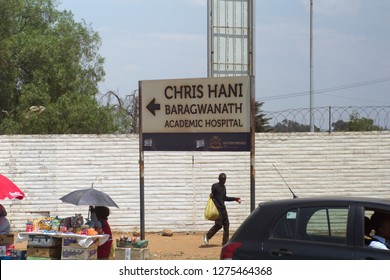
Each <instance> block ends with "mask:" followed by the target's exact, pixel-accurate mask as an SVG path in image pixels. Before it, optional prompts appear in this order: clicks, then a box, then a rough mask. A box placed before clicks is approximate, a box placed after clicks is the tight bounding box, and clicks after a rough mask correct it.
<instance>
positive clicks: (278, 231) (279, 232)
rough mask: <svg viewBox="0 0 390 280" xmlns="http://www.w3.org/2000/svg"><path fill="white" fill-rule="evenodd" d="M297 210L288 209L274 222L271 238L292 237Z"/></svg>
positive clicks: (293, 236) (293, 235)
mask: <svg viewBox="0 0 390 280" xmlns="http://www.w3.org/2000/svg"><path fill="white" fill-rule="evenodd" d="M297 213H298V210H296V209H294V210H290V211H288V212H286V213H284V214H283V216H282V217H281V218H280V219H279V220H278V222H277V223H276V224H275V226H274V228H273V230H272V233H271V238H281V239H294V238H295V229H296V221H297Z"/></svg>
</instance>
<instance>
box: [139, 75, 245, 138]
mask: <svg viewBox="0 0 390 280" xmlns="http://www.w3.org/2000/svg"><path fill="white" fill-rule="evenodd" d="M140 93H141V95H140V98H141V104H142V105H141V106H142V108H141V114H142V118H141V119H142V132H143V133H198V132H206V133H243V132H244V133H249V132H250V78H249V77H224V78H201V79H181V80H179V79H175V80H149V81H141V82H140Z"/></svg>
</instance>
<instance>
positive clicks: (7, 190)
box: [0, 174, 24, 200]
mask: <svg viewBox="0 0 390 280" xmlns="http://www.w3.org/2000/svg"><path fill="white" fill-rule="evenodd" d="M6 197H8V198H9V199H13V198H16V199H19V200H21V199H23V198H24V193H23V192H22V191H21V190H20V189H19V188H18V187H17V186H16V185H15V184H14V183H13V182H12V181H11V180H10V179H8V178H7V177H5V176H4V175H1V174H0V199H1V200H3V199H5V198H6Z"/></svg>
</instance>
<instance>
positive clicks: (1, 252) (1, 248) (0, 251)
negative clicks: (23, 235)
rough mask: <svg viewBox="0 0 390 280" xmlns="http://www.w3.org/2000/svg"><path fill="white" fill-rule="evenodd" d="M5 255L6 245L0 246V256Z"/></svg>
mask: <svg viewBox="0 0 390 280" xmlns="http://www.w3.org/2000/svg"><path fill="white" fill-rule="evenodd" d="M6 255H7V246H5V245H4V246H3V245H2V246H0V257H5V256H6Z"/></svg>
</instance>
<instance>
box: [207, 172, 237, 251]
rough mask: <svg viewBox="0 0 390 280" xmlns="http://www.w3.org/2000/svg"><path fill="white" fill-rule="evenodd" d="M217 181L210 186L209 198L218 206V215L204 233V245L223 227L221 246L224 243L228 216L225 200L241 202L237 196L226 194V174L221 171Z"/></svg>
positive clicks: (227, 228)
mask: <svg viewBox="0 0 390 280" xmlns="http://www.w3.org/2000/svg"><path fill="white" fill-rule="evenodd" d="M218 181H219V182H218V183H215V184H213V185H212V186H211V198H212V199H213V201H214V204H215V206H216V207H217V208H218V211H219V217H218V219H217V220H216V221H215V224H214V225H213V226H212V227H211V228H210V230H209V231H208V232H207V233H205V234H204V236H203V241H204V244H205V245H208V244H209V240H210V239H211V238H212V237H213V236H214V235H215V234H216V233H217V232H218V231H219V230H220V229H221V228H222V227H223V238H222V246H223V245H225V244H226V243H227V242H228V240H229V217H228V213H227V211H226V206H225V201H237V202H238V203H241V199H240V198H239V197H229V196H226V187H225V182H226V174H225V173H221V174H219V176H218Z"/></svg>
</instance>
